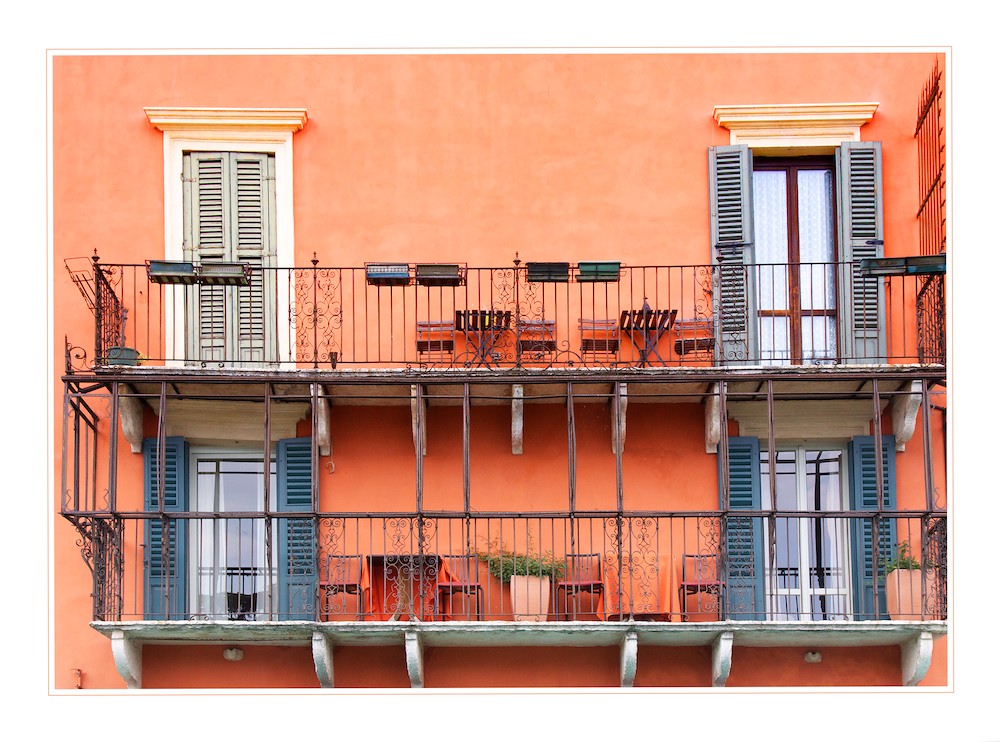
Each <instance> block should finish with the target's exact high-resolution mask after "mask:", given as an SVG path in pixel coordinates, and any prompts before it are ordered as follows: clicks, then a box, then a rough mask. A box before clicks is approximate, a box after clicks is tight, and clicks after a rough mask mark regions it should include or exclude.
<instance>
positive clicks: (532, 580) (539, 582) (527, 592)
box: [477, 533, 566, 621]
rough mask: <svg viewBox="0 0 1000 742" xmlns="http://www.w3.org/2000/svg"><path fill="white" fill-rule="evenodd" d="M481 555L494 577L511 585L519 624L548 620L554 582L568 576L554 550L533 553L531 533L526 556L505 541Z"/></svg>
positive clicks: (516, 618) (481, 559)
mask: <svg viewBox="0 0 1000 742" xmlns="http://www.w3.org/2000/svg"><path fill="white" fill-rule="evenodd" d="M477 556H478V557H479V559H480V561H483V562H485V563H486V568H487V569H488V570H489V571H490V574H491V575H493V576H494V577H495V578H497V579H498V580H500V582H501V583H503V584H505V585H506V584H509V585H510V598H511V603H512V604H513V612H514V620H515V621H546V620H548V614H549V599H550V598H551V594H552V590H551V580H552V579H553V578H559V577H562V576H563V575H564V574H565V572H566V563H565V562H564V561H562V560H560V559H556V558H555V557H554V556H553V555H552V552H550V551H547V552H544V553H539V552H537V551H533V550H532V548H531V534H530V533H529V534H528V548H527V551H526V553H524V554H519V553H516V552H514V551H511V550H510V549H508V548H507V547H506V546H505V545H504V544H503V542H500V541H497V540H493V541H491V542H490V544H489V547H488V548H487V550H486V551H481V552H478V553H477Z"/></svg>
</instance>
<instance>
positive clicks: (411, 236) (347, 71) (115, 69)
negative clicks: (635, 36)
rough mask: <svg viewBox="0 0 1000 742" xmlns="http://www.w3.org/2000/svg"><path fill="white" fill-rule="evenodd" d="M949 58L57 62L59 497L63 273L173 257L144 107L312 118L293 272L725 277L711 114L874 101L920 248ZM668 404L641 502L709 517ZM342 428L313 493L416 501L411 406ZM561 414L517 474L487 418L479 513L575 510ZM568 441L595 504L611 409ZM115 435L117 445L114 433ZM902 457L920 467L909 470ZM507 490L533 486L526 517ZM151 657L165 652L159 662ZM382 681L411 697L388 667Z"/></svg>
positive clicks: (64, 601) (638, 412)
mask: <svg viewBox="0 0 1000 742" xmlns="http://www.w3.org/2000/svg"><path fill="white" fill-rule="evenodd" d="M934 61H935V55H932V54H889V53H877V54H858V55H854V54H818V55H786V54H750V55H747V54H727V55H721V54H714V55H705V54H671V55H557V56H546V55H511V56H494V55H481V56H480V55H470V56H463V55H447V56H432V55H428V56H420V55H414V56H406V55H399V56H397V55H381V56H374V55H373V56H361V55H358V56H351V55H343V56H261V57H236V56H232V57H227V56H211V57H197V56H187V57H185V56H176V57H171V56H149V57H138V56H106V57H102V56H79V57H73V56H66V57H55V58H54V59H53V61H52V86H51V91H52V107H53V108H52V110H53V116H52V127H53V136H52V167H53V173H54V178H53V181H52V189H53V190H52V193H53V196H52V202H51V203H52V213H53V239H52V243H53V249H54V256H53V257H54V264H55V269H56V272H55V276H54V287H53V294H52V296H53V322H54V344H55V347H54V348H53V351H54V358H55V360H56V367H55V369H54V372H55V373H54V377H55V378H54V381H53V395H54V398H55V401H56V404H55V411H56V412H55V419H54V421H53V423H54V426H55V430H56V431H57V444H56V460H55V473H56V482H57V490H58V487H59V485H58V481H59V477H60V472H61V458H60V452H59V448H60V447H59V444H58V437H59V431H61V423H62V419H61V414H62V393H63V389H62V384H61V383H60V381H59V376H60V375H61V374H62V372H63V370H64V368H63V351H64V348H63V343H64V337H65V336H68V337H69V339H70V342H71V343H72V344H76V345H80V346H82V347H84V348H87V347H88V346H90V345H92V343H93V319H92V317H91V316H90V314H89V313H88V312H87V311H86V309H85V306H84V304H83V299H82V297H81V296H80V295H79V292H78V291H77V289H76V287H75V286H74V285H73V284H72V283H71V281H70V279H69V276H68V275H67V274H66V273H65V272H64V271H63V269H62V266H61V263H62V260H63V259H64V258H67V257H74V256H84V257H86V256H90V255H91V254H92V253H93V251H94V250H95V249H97V250H98V251H99V253H100V256H101V259H102V261H104V262H141V261H142V260H144V259H147V258H152V257H157V256H160V255H162V254H163V250H164V246H163V223H164V216H163V208H164V202H163V144H162V134H161V133H160V132H159V131H157V130H155V129H154V128H153V127H151V126H150V125H149V124H148V122H147V121H146V118H145V115H144V113H143V111H142V108H143V106H150V105H158V106H211V107H275V106H276V107H282V106H285V107H297V106H304V107H305V108H306V109H307V110H308V113H309V123H308V124H307V126H306V127H305V129H304V130H303V131H302V132H299V133H297V134H295V136H294V159H295V181H294V189H295V193H294V198H295V206H294V209H295V211H294V225H295V236H296V246H295V249H296V262H297V263H299V264H304V263H306V262H307V261H308V260H309V259H310V258H312V255H313V253H314V252H315V253H316V254H317V257H318V259H319V260H320V263H321V264H324V263H325V264H340V265H344V264H347V265H360V264H361V263H363V262H364V261H366V260H393V259H399V260H407V261H412V260H427V261H432V260H441V261H446V260H452V261H455V260H458V261H465V262H468V263H469V264H471V265H490V264H496V265H507V264H509V261H510V260H512V259H513V257H514V253H515V251H518V252H519V253H520V257H521V259H522V260H545V259H553V260H571V261H576V260H583V259H621V260H623V261H624V262H626V263H630V264H635V265H638V264H655V263H661V264H662V263H672V264H680V263H704V262H708V261H709V259H710V253H709V249H708V242H709V239H708V198H707V190H708V176H707V164H706V161H707V156H706V148H707V147H708V146H710V145H713V144H724V143H727V142H728V140H729V135H728V132H727V131H725V130H724V129H721V128H719V127H718V126H717V125H716V124H715V122H714V120H713V119H712V108H713V106H714V105H717V104H739V103H780V102H814V101H878V102H879V103H880V106H879V109H878V112H877V113H876V115H875V119H874V120H873V121H872V123H871V124H869V125H867V126H865V127H864V128H863V129H862V136H863V138H864V139H869V140H876V139H877V140H881V141H882V142H883V152H884V165H885V178H884V191H885V193H884V195H885V205H886V219H885V222H886V252H887V253H888V254H890V255H892V254H913V253H915V252H916V250H917V243H916V238H917V230H916V221H915V218H914V215H915V213H916V198H917V196H916V185H915V183H916V147H915V142H914V140H913V139H912V130H913V117H914V111H915V106H916V100H917V96H918V94H919V91H920V89H921V87H922V85H923V83H924V81H925V79H926V77H927V75H928V74H929V72H930V70H931V68H932V67H933V64H934ZM89 352H90V353H92V352H93V351H92V349H91V350H90V351H89ZM661 409H662V408H661V407H660V406H658V405H646V406H643V405H638V404H637V405H632V406H630V408H629V423H628V424H629V437H628V440H627V443H626V454H625V474H624V475H625V479H626V495H625V497H626V505H627V506H628V507H636V508H639V507H656V506H662V505H663V504H664V503H665V502H669V503H670V504H671V506H672V507H679V508H684V507H714V504H715V502H716V498H717V495H716V487H715V481H714V479H715V461H714V457H713V456H710V455H705V454H704V453H703V450H704V449H703V432H702V430H701V429H700V428H701V417H700V412H699V411H698V410H697V409H694V408H692V409H690V410H685V409H683V408H672V410H671V415H670V417H669V419H668V418H667V417H665V416H663V415H662V413H661V412H660V410H661ZM336 412H337V413H338V414H337V415H335V417H334V427H335V431H334V441H335V443H334V446H335V449H334V460H335V462H336V470H335V473H333V474H330V475H321V477H322V481H323V497H324V507H326V506H327V505H328V504H329V505H330V506H332V507H336V506H337V504H339V503H341V502H345V501H354V499H353V495H354V493H357V492H358V491H363V492H365V493H366V500H365V506H366V507H368V508H369V509H379V508H382V507H389V506H392V505H394V504H399V503H401V502H409V501H410V500H409V499H407V498H409V496H410V494H412V492H413V486H414V481H415V479H414V474H413V472H412V471H409V470H408V464H409V463H410V462H412V456H411V454H412V450H413V449H412V439H411V438H410V427H409V414H408V409H407V408H382V409H377V408H369V409H367V410H364V411H360V410H351V409H350V408H345V409H343V410H341V409H339V408H338V409H337V410H336ZM456 415H457V417H456ZM563 415H564V413H563V412H562V408H561V407H559V406H558V405H554V406H552V407H551V409H549V406H526V410H525V441H524V444H525V454H524V457H523V458H518V457H512V456H511V455H510V454H509V451H510V448H509V446H510V437H509V410H508V409H505V408H502V407H500V408H496V409H492V408H477V409H475V410H474V414H473V427H474V431H475V433H474V436H475V437H474V439H473V493H474V494H473V498H474V502H475V501H476V500H477V498H483V502H486V501H487V500H488V498H492V497H493V496H495V495H499V494H503V495H504V498H505V499H504V500H503V502H504V503H505V505H506V504H507V503H508V502H509V503H510V505H509V506H510V507H522V506H523V507H526V508H527V507H543V506H546V507H547V506H550V505H548V504H547V503H548V502H549V501H550V500H551V502H552V505H551V506H555V507H561V506H562V505H563V503H564V502H565V498H564V490H563V488H562V486H561V485H557V486H555V487H553V488H552V489H551V491H550V492H549V493H547V494H546V495H545V496H544V498H543V497H541V496H540V495H538V494H536V493H534V492H532V491H531V488H530V487H527V486H526V485H527V484H528V483H530V482H533V481H535V479H536V478H537V477H539V476H544V477H545V478H546V479H547V480H549V481H555V482H557V483H558V482H559V481H560V477H563V476H564V475H565V455H566V454H565V424H564V417H563ZM459 422H460V413H459V412H456V410H454V409H432V412H431V415H430V421H429V425H430V428H429V438H428V458H427V467H428V469H427V481H428V485H429V488H428V494H427V498H428V504H429V505H431V506H435V507H438V506H439V507H453V506H454V505H453V503H455V502H457V501H456V497H460V495H457V494H456V493H458V492H460V489H458V488H456V486H455V482H456V476H458V477H459V479H458V482H459V483H460V472H461V469H460V466H459V467H456V466H455V465H454V463H455V442H456V441H459V442H460V433H459V432H458V430H459V426H458V423H459ZM577 425H578V435H579V445H580V453H579V454H578V463H580V464H581V466H582V467H583V468H582V469H581V474H580V476H579V480H578V484H579V487H580V490H579V497H580V501H581V505H584V506H601V505H600V504H601V503H603V502H604V501H605V500H606V499H607V497H608V494H609V493H613V486H614V467H613V458H612V457H611V454H610V429H609V427H608V426H609V421H608V416H607V411H606V409H604V408H602V407H600V406H598V405H595V406H593V407H592V408H590V407H584V408H580V409H579V410H578V420H577ZM644 433H645V435H644ZM680 433H683V434H680ZM101 435H102V439H103V440H105V441H106V440H107V435H108V431H107V430H106V429H104V430H102V431H101ZM661 435H670V445H669V447H665V446H662V445H657V444H656V443H655V442H654V441H656V440H657V438H658V436H661ZM917 435H919V431H918V434H917ZM917 435H915V437H914V442H911V444H910V446H916V445H917V444H916V443H915V441H916V440H917ZM935 435H936V433H935ZM120 445H121V446H122V449H121V450H122V454H121V457H120V467H121V468H120V472H121V475H122V478H121V480H120V490H121V492H122V494H121V495H120V496H122V497H129V498H132V499H133V500H135V498H136V497H138V495H137V494H136V493H138V492H140V488H141V484H140V483H141V466H140V464H141V462H139V459H138V457H135V456H133V455H132V454H130V453H127V449H126V448H124V445H125V444H124V441H121V444H120ZM908 448H909V446H908ZM373 450H379V451H382V452H384V455H383V456H382V457H381V459H380V460H379V461H380V463H381V462H384V461H386V460H390V459H396V458H398V460H399V461H401V462H404V463H401V464H399V466H398V467H397V468H389V467H384V466H372V455H373V454H372V451H373ZM460 450H461V449H460V446H459V447H458V451H459V454H460ZM914 450H919V449H917V448H914ZM938 450H943V449H938ZM911 458H913V459H915V458H916V457H911V454H910V453H909V451H908V453H907V456H906V459H905V460H911ZM515 459H516V460H517V461H516V463H515V461H514V460H515ZM900 461H901V466H902V465H903V464H902V462H903V461H904V459H902V458H901V460H900ZM609 464H610V465H609ZM907 466H908V465H907ZM921 466H922V464H921ZM914 471H918V469H914ZM907 476H909V475H908V474H905V473H903V472H901V478H905V477H907ZM939 481H941V482H942V484H941V485H940V486H943V479H942V480H939ZM501 482H507V483H508V484H507V485H506V487H504V486H501V484H500V483H501ZM666 483H669V486H667V484H666ZM511 489H512V490H514V491H515V492H518V491H519V492H520V494H518V495H516V496H515V497H514V499H513V500H509V499H508V498H507V494H508V491H509V490H511ZM129 493H131V494H129ZM348 498H350V500H348ZM400 498H402V499H400ZM55 505H56V507H57V508H58V492H57V496H56V503H55ZM53 557H54V559H55V563H56V567H57V568H56V570H55V582H54V594H55V596H56V600H57V603H56V608H55V614H56V625H55V629H54V630H55V657H54V673H55V674H54V678H55V681H54V682H55V684H56V685H57V686H58V687H71V686H72V684H73V682H74V677H73V675H72V670H73V669H74V668H81V669H83V672H84V684H85V687H112V688H113V687H122V681H121V679H120V677H119V676H118V674H117V673H116V672H115V670H114V667H113V663H112V660H111V653H110V647H109V644H108V642H107V640H105V639H104V638H102V637H100V636H98V635H97V634H96V633H95V632H94V631H93V630H92V629H90V628H89V627H88V626H87V622H88V620H89V618H90V611H91V599H90V597H89V593H90V576H89V572H88V571H87V569H86V567H85V565H84V563H83V560H82V559H81V557H80V554H79V547H78V546H77V545H76V534H75V531H74V530H73V529H72V527H71V526H70V525H69V524H68V523H67V522H66V521H65V520H64V519H62V518H61V517H58V516H57V517H55V526H54V554H53ZM150 651H151V652H152V656H153V657H156V656H157V653H158V652H159V653H162V652H163V651H164V650H150ZM185 651H195V648H189V649H188V650H185ZM372 651H376V650H372ZM378 651H381V650H378ZM258 656H260V657H261V658H264V657H266V656H268V655H267V653H264V654H261V655H258V654H257V651H254V652H252V653H251V652H248V658H247V659H246V660H244V662H243V663H240V665H239V666H238V667H240V668H242V670H243V671H244V672H247V677H248V678H250V677H264V676H263V675H260V676H257V675H254V672H257V671H256V670H252V669H251V668H253V667H254V666H256V663H258V659H257V657H258ZM259 661H260V662H261V663H263V664H261V665H260V667H271V666H272V665H273V664H274V662H273V659H269V660H264V659H260V660H259ZM790 662H791V661H790ZM156 664H157V663H156V662H155V661H154V662H153V663H152V664H151V665H150V668H151V670H152V672H153V676H152V677H153V678H155V677H157V676H156V673H157V672H160V671H159V670H156V669H152V668H155V667H156ZM400 664H401V663H400ZM309 665H311V663H308V664H307V665H306V666H307V668H308V667H309ZM738 665H739V663H737V666H738ZM379 666H381V665H379ZM394 666H395V663H386V667H394ZM234 667H236V666H235V665H234ZM309 671H310V672H311V669H310V670H309ZM163 672H167V670H163ZM296 672H298V670H296ZM366 672H368V673H369V675H366V681H367V682H370V683H372V684H378V682H379V681H378V680H377V678H378V677H382V676H381V675H379V673H380V672H381V670H377V669H376V666H375V665H372V666H371V667H369V668H366ZM385 672H386V673H391V677H392V678H395V679H398V672H397V671H396V670H389V669H387V670H386V671H385ZM160 677H161V678H163V677H172V676H170V675H169V673H168V674H167V675H161V676H160ZM295 677H296V678H298V676H297V675H296V676H295ZM385 677H386V678H388V677H389V675H386V676H385ZM395 679H394V680H392V681H391V682H396V680H395ZM293 680H294V679H293V678H291V677H289V678H288V679H287V682H289V683H291V684H295V683H296V682H298V681H297V680H294V682H293ZM165 682H166V681H165ZM171 682H172V681H171ZM282 682H285V681H282ZM386 682H389V681H388V680H387V681H386Z"/></svg>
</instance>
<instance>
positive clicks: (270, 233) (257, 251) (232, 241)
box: [184, 152, 277, 364]
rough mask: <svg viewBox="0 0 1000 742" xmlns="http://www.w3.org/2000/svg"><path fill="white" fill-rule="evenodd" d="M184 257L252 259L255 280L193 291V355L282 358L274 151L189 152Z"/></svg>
mask: <svg viewBox="0 0 1000 742" xmlns="http://www.w3.org/2000/svg"><path fill="white" fill-rule="evenodd" d="M184 194H185V246H184V252H185V259H187V260H193V261H195V262H199V263H212V262H242V263H249V264H250V266H251V277H250V285H249V286H241V287H236V288H232V287H223V286H204V285H203V286H198V287H197V288H195V289H194V290H193V292H192V304H191V306H190V308H189V311H190V313H191V315H190V316H191V321H190V323H189V324H190V326H189V333H190V339H189V343H188V349H189V353H190V356H191V357H192V358H193V359H196V360H201V361H210V362H211V361H217V362H222V361H228V362H230V363H232V362H237V361H238V362H240V363H244V364H260V363H263V362H266V361H273V360H277V350H276V348H277V337H276V332H277V329H276V328H277V325H276V317H275V301H276V299H275V295H276V283H277V282H276V277H275V273H274V271H273V270H268V269H270V268H273V265H274V257H275V254H276V246H277V237H276V233H275V194H274V156H273V155H268V154H261V153H253V152H190V153H187V154H186V155H185V159H184Z"/></svg>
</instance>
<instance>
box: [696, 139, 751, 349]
mask: <svg viewBox="0 0 1000 742" xmlns="http://www.w3.org/2000/svg"><path fill="white" fill-rule="evenodd" d="M708 162H709V198H710V206H711V210H710V216H711V235H712V257H713V260H714V261H715V263H716V265H717V268H716V271H717V273H716V287H717V294H716V297H715V315H716V333H717V342H716V352H717V354H718V358H719V361H720V362H721V363H722V364H723V365H745V364H746V363H748V362H751V361H752V360H753V359H756V358H757V356H758V355H759V354H758V352H757V311H756V297H755V291H754V280H753V276H752V275H751V269H750V268H748V266H750V265H752V263H753V261H754V250H753V196H752V190H751V188H752V184H753V158H752V155H751V153H750V149H749V147H747V146H746V145H742V144H740V145H726V146H721V147H710V148H709V150H708Z"/></svg>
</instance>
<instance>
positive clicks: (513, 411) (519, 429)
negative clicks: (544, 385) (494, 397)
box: [510, 384, 524, 456]
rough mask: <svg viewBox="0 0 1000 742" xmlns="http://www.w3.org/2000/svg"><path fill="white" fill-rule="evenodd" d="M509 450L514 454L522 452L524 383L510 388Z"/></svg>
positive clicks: (517, 454) (518, 454)
mask: <svg viewBox="0 0 1000 742" xmlns="http://www.w3.org/2000/svg"><path fill="white" fill-rule="evenodd" d="M510 452H511V453H512V454H514V455H515V456H520V455H521V454H522V453H524V385H523V384H513V385H511V388H510Z"/></svg>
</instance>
